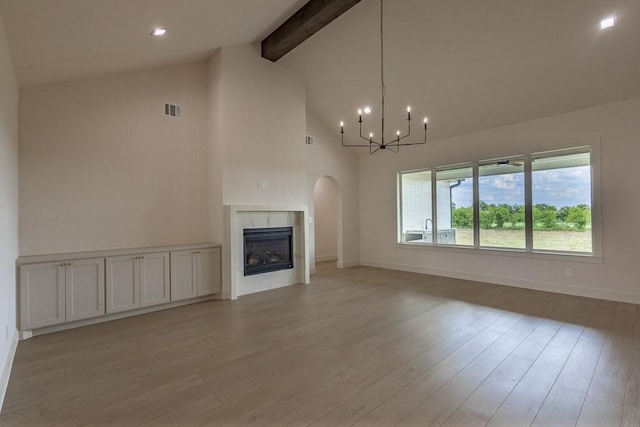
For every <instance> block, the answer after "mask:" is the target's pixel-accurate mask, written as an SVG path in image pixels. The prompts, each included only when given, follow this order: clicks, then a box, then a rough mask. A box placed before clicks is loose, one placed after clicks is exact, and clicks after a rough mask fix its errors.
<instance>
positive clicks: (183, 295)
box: [171, 248, 221, 301]
mask: <svg viewBox="0 0 640 427" xmlns="http://www.w3.org/2000/svg"><path fill="white" fill-rule="evenodd" d="M220 285H221V278H220V248H206V249H197V250H187V251H173V252H171V301H179V300H183V299H187V298H194V297H198V296H205V295H211V294H215V293H218V292H220Z"/></svg>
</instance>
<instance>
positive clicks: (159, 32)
mask: <svg viewBox="0 0 640 427" xmlns="http://www.w3.org/2000/svg"><path fill="white" fill-rule="evenodd" d="M166 33H167V29H166V28H160V27H158V28H154V29H153V31H152V32H151V35H152V36H154V37H160V36H164V35H165V34H166Z"/></svg>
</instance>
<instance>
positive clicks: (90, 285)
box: [66, 258, 105, 322]
mask: <svg viewBox="0 0 640 427" xmlns="http://www.w3.org/2000/svg"><path fill="white" fill-rule="evenodd" d="M104 294H105V289H104V258H93V259H83V260H77V261H72V262H69V263H67V267H66V297H67V298H66V299H67V304H66V309H67V310H66V311H67V322H70V321H73V320H80V319H87V318H89V317H95V316H101V315H103V314H104V313H105V307H104V306H105V304H104Z"/></svg>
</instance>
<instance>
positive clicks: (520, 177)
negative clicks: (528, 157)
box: [478, 158, 526, 249]
mask: <svg viewBox="0 0 640 427" xmlns="http://www.w3.org/2000/svg"><path fill="white" fill-rule="evenodd" d="M478 175H479V178H478V193H479V196H480V206H479V208H480V243H479V245H480V246H486V247H494V248H515V249H524V248H525V247H526V241H525V219H524V159H522V158H520V159H509V160H499V161H495V162H491V163H488V164H483V165H480V166H479V168H478Z"/></svg>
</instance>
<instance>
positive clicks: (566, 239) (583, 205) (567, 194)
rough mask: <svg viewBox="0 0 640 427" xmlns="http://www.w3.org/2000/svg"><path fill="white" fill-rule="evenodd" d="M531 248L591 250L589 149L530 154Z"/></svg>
mask: <svg viewBox="0 0 640 427" xmlns="http://www.w3.org/2000/svg"><path fill="white" fill-rule="evenodd" d="M531 169H532V172H531V179H532V190H531V196H532V205H533V249H538V250H550V251H572V252H592V239H591V233H590V231H591V165H590V156H589V153H577V154H567V155H563V156H549V157H536V158H533V160H532V164H531Z"/></svg>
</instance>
